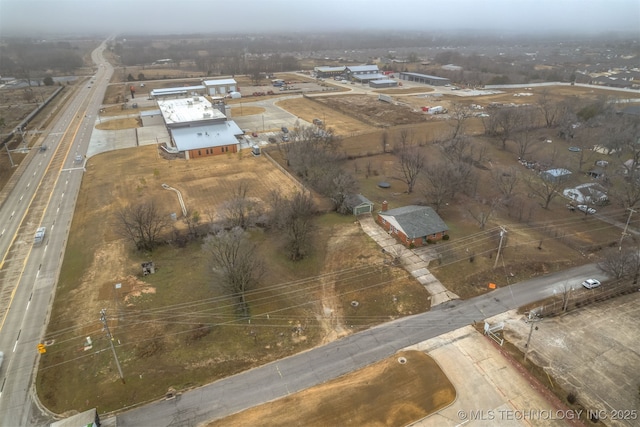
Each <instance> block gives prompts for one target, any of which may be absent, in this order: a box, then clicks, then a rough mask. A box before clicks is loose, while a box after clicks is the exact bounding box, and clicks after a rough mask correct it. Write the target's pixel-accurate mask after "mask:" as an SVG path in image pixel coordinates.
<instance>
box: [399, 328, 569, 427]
mask: <svg viewBox="0 0 640 427" xmlns="http://www.w3.org/2000/svg"><path fill="white" fill-rule="evenodd" d="M410 349H413V350H420V351H425V352H427V353H428V354H429V355H430V356H431V357H433V358H434V359H435V360H436V362H438V364H439V365H440V367H441V368H442V370H443V371H444V373H445V374H446V375H447V377H448V378H449V380H450V381H451V382H452V383H453V385H454V387H455V388H456V394H457V396H456V400H455V401H454V402H453V403H452V404H451V405H450V406H448V407H447V408H444V409H443V410H441V411H439V412H437V413H435V414H432V415H430V416H428V417H426V418H425V419H423V420H421V421H418V422H416V423H414V424H413V426H415V427H446V426H460V425H465V426H496V425H500V426H532V425H533V426H566V425H572V424H571V422H568V420H569V419H573V418H577V414H576V413H574V412H572V411H569V410H567V409H566V408H562V407H558V406H557V405H554V404H553V403H552V402H550V401H548V400H547V398H546V397H545V396H543V395H542V394H540V393H539V392H538V391H537V390H536V388H535V387H534V386H532V385H531V383H530V382H529V380H528V379H527V378H525V377H523V376H522V375H521V374H520V373H519V372H518V371H517V370H516V369H515V367H514V366H513V364H512V362H511V361H510V360H508V359H507V358H506V357H505V356H503V355H502V354H501V353H500V351H499V350H498V349H497V347H496V345H494V344H493V342H491V341H489V339H488V338H486V337H484V336H482V335H481V334H480V333H479V332H477V331H476V330H475V329H474V328H473V327H472V326H467V327H464V328H461V329H458V330H456V331H453V332H450V333H447V334H444V335H441V336H439V337H437V338H433V339H430V340H428V341H425V342H422V343H420V344H417V345H415V346H412V347H410Z"/></svg>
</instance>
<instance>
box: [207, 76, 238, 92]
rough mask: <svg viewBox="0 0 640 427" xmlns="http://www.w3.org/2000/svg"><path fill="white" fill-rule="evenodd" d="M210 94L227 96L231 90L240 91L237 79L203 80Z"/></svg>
mask: <svg viewBox="0 0 640 427" xmlns="http://www.w3.org/2000/svg"><path fill="white" fill-rule="evenodd" d="M202 83H203V84H204V86H205V88H206V90H207V95H210V96H225V95H226V94H228V93H231V92H239V91H240V89H239V88H238V82H236V81H235V79H217V80H205V81H203V82H202Z"/></svg>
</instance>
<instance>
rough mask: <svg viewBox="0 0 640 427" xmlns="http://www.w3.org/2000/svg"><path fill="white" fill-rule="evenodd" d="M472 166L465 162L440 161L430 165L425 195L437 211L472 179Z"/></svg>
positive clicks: (426, 175) (426, 176) (426, 174)
mask: <svg viewBox="0 0 640 427" xmlns="http://www.w3.org/2000/svg"><path fill="white" fill-rule="evenodd" d="M471 168H472V166H471V165H470V164H468V163H464V162H449V161H446V162H440V163H435V164H432V165H429V167H428V168H427V173H425V191H424V196H425V197H426V198H427V201H428V202H429V203H430V204H432V205H433V206H434V209H435V210H436V212H438V211H439V210H440V208H441V207H442V206H443V205H444V204H446V203H448V202H449V201H451V200H452V199H453V198H454V197H455V195H456V193H457V192H458V191H461V190H462V191H464V189H465V188H466V187H467V186H468V185H469V184H470V181H471V180H472V178H471V177H472V170H471Z"/></svg>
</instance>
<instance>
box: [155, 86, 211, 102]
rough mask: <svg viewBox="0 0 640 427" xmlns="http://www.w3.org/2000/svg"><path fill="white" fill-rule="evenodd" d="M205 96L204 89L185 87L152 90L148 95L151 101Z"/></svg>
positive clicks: (202, 87) (200, 87)
mask: <svg viewBox="0 0 640 427" xmlns="http://www.w3.org/2000/svg"><path fill="white" fill-rule="evenodd" d="M204 94H205V87H204V86H202V85H200V86H185V87H168V88H162V89H153V90H152V91H151V93H150V96H151V98H153V99H165V98H181V97H182V98H185V97H187V96H198V95H204Z"/></svg>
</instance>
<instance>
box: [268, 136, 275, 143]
mask: <svg viewBox="0 0 640 427" xmlns="http://www.w3.org/2000/svg"><path fill="white" fill-rule="evenodd" d="M269 142H270V143H272V144H275V143H276V139H275V138H274V137H272V136H271V137H269Z"/></svg>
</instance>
